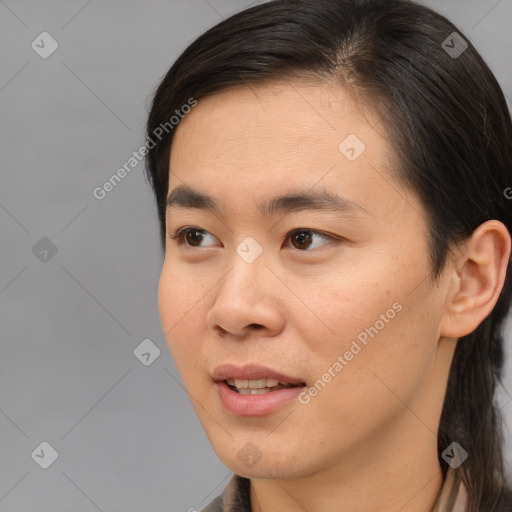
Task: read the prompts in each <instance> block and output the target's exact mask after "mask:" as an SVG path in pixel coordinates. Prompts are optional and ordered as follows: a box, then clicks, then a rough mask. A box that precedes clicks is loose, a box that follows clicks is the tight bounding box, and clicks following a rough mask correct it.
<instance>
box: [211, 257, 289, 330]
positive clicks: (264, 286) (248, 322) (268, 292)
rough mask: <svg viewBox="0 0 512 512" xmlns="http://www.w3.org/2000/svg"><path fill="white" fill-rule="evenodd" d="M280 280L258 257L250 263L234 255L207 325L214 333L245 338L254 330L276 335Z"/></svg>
mask: <svg viewBox="0 0 512 512" xmlns="http://www.w3.org/2000/svg"><path fill="white" fill-rule="evenodd" d="M279 284H280V283H279V280H278V279H276V277H275V276H274V274H273V273H272V272H271V271H270V270H269V269H268V268H267V266H266V262H265V260H264V258H262V257H261V256H260V258H258V259H257V260H256V261H254V262H252V263H247V262H245V261H244V260H243V259H242V258H240V257H239V256H238V255H235V257H234V262H233V266H232V268H231V269H230V270H229V271H228V272H227V274H226V275H225V276H224V278H223V279H221V281H220V283H219V285H218V287H216V293H215V295H214V302H213V304H212V307H211V308H210V310H209V311H208V313H207V315H206V325H207V326H208V328H209V329H210V330H212V331H213V332H215V333H216V334H217V335H220V336H226V335H228V334H231V335H233V336H236V337H240V338H244V337H246V336H248V335H250V334H251V333H253V332H254V331H259V335H260V336H275V335H277V334H279V332H281V330H282V329H283V328H284V318H285V317H284V314H283V311H282V302H281V301H280V300H279V295H278V294H279V289H280V288H279Z"/></svg>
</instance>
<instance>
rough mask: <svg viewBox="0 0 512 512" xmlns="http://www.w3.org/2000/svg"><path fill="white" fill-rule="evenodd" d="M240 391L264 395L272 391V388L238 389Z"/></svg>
mask: <svg viewBox="0 0 512 512" xmlns="http://www.w3.org/2000/svg"><path fill="white" fill-rule="evenodd" d="M237 391H238V393H240V394H241V395H264V394H265V393H271V391H270V389H267V388H263V389H243V388H242V389H238V390H237Z"/></svg>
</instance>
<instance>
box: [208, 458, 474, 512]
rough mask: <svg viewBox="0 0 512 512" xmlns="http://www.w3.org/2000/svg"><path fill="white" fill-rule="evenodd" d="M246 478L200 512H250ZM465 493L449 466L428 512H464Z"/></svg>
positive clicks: (234, 478) (236, 478) (233, 481)
mask: <svg viewBox="0 0 512 512" xmlns="http://www.w3.org/2000/svg"><path fill="white" fill-rule="evenodd" d="M250 484H251V481H250V480H249V479H248V478H244V477H241V476H239V475H233V476H232V478H231V480H230V481H229V482H228V484H227V485H226V487H225V488H224V490H223V492H222V494H221V495H220V496H217V497H216V498H215V499H214V500H213V501H212V502H211V503H209V504H208V505H207V506H206V507H205V508H203V509H202V510H201V512H251V501H250V493H249V489H250ZM466 506H467V491H466V488H465V486H464V484H463V483H462V482H461V480H460V478H459V474H458V473H457V472H456V471H455V470H454V469H453V468H452V467H451V466H450V467H448V471H447V472H446V478H445V479H444V482H443V486H442V487H441V491H440V493H439V496H438V497H437V500H436V502H435V504H434V506H433V508H432V510H431V511H430V512H466Z"/></svg>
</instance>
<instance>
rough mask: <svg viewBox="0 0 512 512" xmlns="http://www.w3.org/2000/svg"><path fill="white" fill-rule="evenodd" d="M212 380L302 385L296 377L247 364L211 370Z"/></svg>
mask: <svg viewBox="0 0 512 512" xmlns="http://www.w3.org/2000/svg"><path fill="white" fill-rule="evenodd" d="M212 377H213V380H215V381H216V382H220V381H223V380H227V379H240V380H257V379H276V380H278V381H279V382H285V383H286V384H295V385H299V384H304V381H303V380H302V379H301V378H298V377H291V376H289V375H285V374H284V373H281V372H278V371H275V370H272V369H270V368H266V367H265V366H259V365H256V364H248V365H245V366H236V365H234V364H221V365H219V366H217V367H216V368H215V369H214V370H213V374H212Z"/></svg>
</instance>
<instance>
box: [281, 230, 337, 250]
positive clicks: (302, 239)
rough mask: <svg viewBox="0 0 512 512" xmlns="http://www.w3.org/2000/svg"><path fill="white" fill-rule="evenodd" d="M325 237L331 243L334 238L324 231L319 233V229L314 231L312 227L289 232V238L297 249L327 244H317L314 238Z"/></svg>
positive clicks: (313, 247)
mask: <svg viewBox="0 0 512 512" xmlns="http://www.w3.org/2000/svg"><path fill="white" fill-rule="evenodd" d="M315 237H316V238H317V239H323V240H326V241H327V242H326V243H329V240H332V237H331V236H328V235H324V234H323V233H319V232H318V231H314V230H311V229H296V230H294V231H292V232H291V233H289V234H288V236H287V238H289V239H290V242H291V243H292V244H295V243H296V244H297V245H294V247H295V248H296V249H315V248H316V247H319V245H320V246H321V245H325V244H321V243H320V244H318V243H317V244H315V243H314V239H315Z"/></svg>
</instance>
